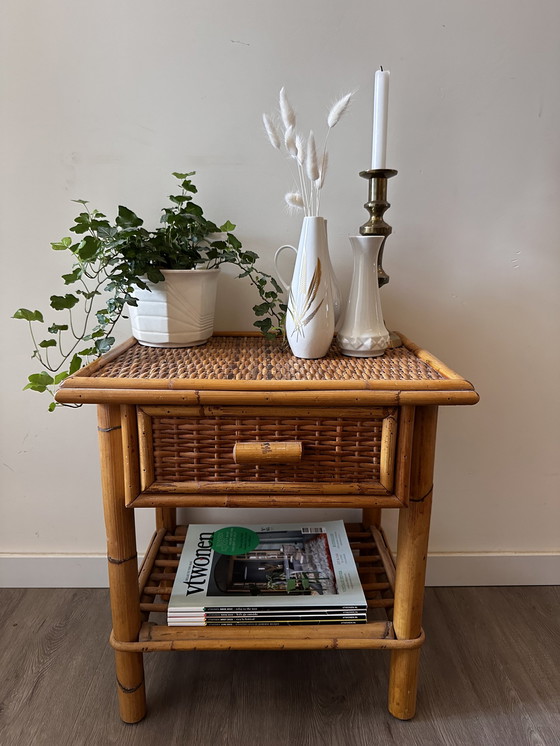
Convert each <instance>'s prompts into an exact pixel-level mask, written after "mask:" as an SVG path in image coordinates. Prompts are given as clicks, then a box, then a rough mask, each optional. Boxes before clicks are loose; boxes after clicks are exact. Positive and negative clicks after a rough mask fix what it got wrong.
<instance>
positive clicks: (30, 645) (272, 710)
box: [0, 587, 560, 746]
mask: <svg viewBox="0 0 560 746" xmlns="http://www.w3.org/2000/svg"><path fill="white" fill-rule="evenodd" d="M559 610H560V587H548V588H547V587H534V588H519V587H516V588H434V589H427V592H426V605H425V617H424V626H425V629H426V634H427V642H426V645H425V646H424V649H423V652H422V656H421V672H420V691H419V699H418V712H417V715H416V717H415V719H414V720H412V721H409V722H401V721H398V720H395V719H394V718H392V717H391V716H390V715H389V714H388V712H387V710H386V697H387V695H386V692H387V677H388V653H385V652H379V651H358V650H348V651H340V650H337V651H311V650H309V651H301V652H299V651H287V652H281V651H250V652H244V651H234V652H226V651H216V652H204V651H193V652H188V653H179V652H171V653H163V654H162V653H151V654H149V655H146V656H145V667H146V682H147V693H148V715H147V717H146V719H145V720H144V721H143V722H141V723H139V724H137V725H132V726H131V725H125V724H123V723H121V721H120V720H119V719H118V714H117V704H116V692H115V684H114V669H113V653H112V651H111V650H110V648H109V647H108V645H107V637H108V633H109V627H110V622H109V611H108V594H107V592H106V591H105V590H81V591H72V590H67V589H64V590H55V591H50V590H49V591H44V590H25V591H18V590H12V589H10V590H0V634H1V636H2V638H1V639H2V641H3V642H4V645H3V646H2V650H1V651H0V670H1V671H2V676H1V677H0V743H1V744H2V746H55V745H56V746H105V745H106V744H119V746H153V744H156V743H157V744H159V743H165V744H166V746H184V745H185V744H188V746H241V744H246V743H263V744H267V745H268V744H271V745H272V746H276V744H282V745H284V744H287V745H288V746H324V744H328V746H366V745H367V746H371V744H372V743H378V744H383V745H384V746H385V745H387V746H391V745H392V744H395V745H399V746H400V745H401V744H403V743H406V744H407V746H416V745H417V746H427V745H429V746H454V745H455V744H456V745H457V746H471V745H472V746H475V745H476V746H478V744H485V745H486V744H488V745H489V746H494V744H497V745H501V744H507V746H526V745H527V746H529V745H530V746H558V745H560V673H559V664H560V614H559Z"/></svg>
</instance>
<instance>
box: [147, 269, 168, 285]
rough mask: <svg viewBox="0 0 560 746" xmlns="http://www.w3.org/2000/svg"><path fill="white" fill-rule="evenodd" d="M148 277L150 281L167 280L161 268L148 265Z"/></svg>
mask: <svg viewBox="0 0 560 746" xmlns="http://www.w3.org/2000/svg"><path fill="white" fill-rule="evenodd" d="M146 277H147V278H148V280H149V281H150V282H154V283H157V282H162V281H163V280H165V277H164V276H163V273H162V272H161V270H159V269H157V268H156V267H148V269H147V270H146Z"/></svg>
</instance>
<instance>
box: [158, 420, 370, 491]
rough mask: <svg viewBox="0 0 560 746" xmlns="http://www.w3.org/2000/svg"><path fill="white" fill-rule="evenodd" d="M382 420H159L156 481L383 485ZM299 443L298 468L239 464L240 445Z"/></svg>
mask: <svg viewBox="0 0 560 746" xmlns="http://www.w3.org/2000/svg"><path fill="white" fill-rule="evenodd" d="M381 432H382V420H379V419H371V420H369V421H368V420H365V419H360V418H354V417H336V418H332V419H327V418H324V419H318V418H311V417H310V418H297V417H264V416H260V417H244V418H236V417H232V416H230V417H227V416H225V417H200V418H188V417H170V418H167V417H161V418H155V419H154V421H153V445H154V476H155V479H156V480H157V481H164V482H191V481H195V482H246V481H259V482H324V481H330V482H361V481H370V480H375V481H379V460H380V453H381ZM252 440H254V441H265V442H270V443H275V442H284V441H290V440H295V441H299V442H301V443H302V445H303V457H302V460H301V462H299V463H297V464H266V465H254V466H253V465H246V464H236V463H235V462H234V460H233V447H234V446H235V444H236V443H239V442H248V441H252Z"/></svg>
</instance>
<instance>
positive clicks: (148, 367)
mask: <svg viewBox="0 0 560 746" xmlns="http://www.w3.org/2000/svg"><path fill="white" fill-rule="evenodd" d="M401 337H402V335H401ZM402 339H403V342H404V345H403V347H400V348H396V349H391V350H388V351H387V352H386V353H385V354H384V355H383V356H382V357H380V358H369V359H359V358H348V357H343V356H342V355H340V353H339V352H338V350H337V348H336V344H335V343H334V344H333V347H332V348H331V350H330V352H329V354H328V355H327V356H326V357H325V358H322V359H320V360H300V359H297V358H294V357H293V356H292V355H291V354H290V353H289V352H286V351H284V350H283V349H282V348H281V346H280V345H279V344H278V343H277V342H274V341H272V342H271V341H268V340H265V339H264V338H263V337H261V336H259V335H252V334H223V335H216V336H214V337H213V338H212V339H211V340H210V341H209V342H208V344H206V345H205V346H203V347H196V348H190V349H178V350H177V349H154V348H148V347H141V346H140V345H138V344H137V343H136V342H135V341H134V340H130V341H129V342H127V343H125V344H124V345H121V346H120V347H119V348H116V349H115V350H113V351H112V352H111V353H109V354H108V355H106V356H104V357H103V358H101V359H100V360H98V361H96V362H94V363H92V364H91V365H89V366H87V367H86V368H83V369H82V370H81V371H78V372H77V373H75V374H74V375H73V376H71V377H69V378H68V379H66V380H65V381H64V382H63V383H62V385H61V387H60V389H59V391H58V393H57V400H58V401H60V402H67V403H70V402H72V403H89V404H97V406H98V431H99V444H100V454H101V471H102V493H103V504H104V514H105V523H106V530H107V557H108V568H109V584H110V595H111V611H112V618H113V631H112V633H111V645H112V647H113V648H114V650H115V657H116V674H117V685H118V686H117V691H118V696H119V705H120V714H121V717H122V719H123V720H124V721H125V722H129V723H134V722H138V721H139V720H141V719H142V718H143V717H144V715H145V712H146V699H145V691H144V671H143V653H147V652H151V651H158V650H194V649H209V650H218V649H219V650H239V649H253V650H259V649H323V648H338V649H340V648H377V649H384V650H390V651H391V666H390V679H389V711H390V712H391V713H392V714H393V715H394V716H395V717H397V718H400V719H409V718H411V717H413V715H414V712H415V708H416V689H417V674H418V661H419V653H420V646H421V645H422V642H423V640H424V633H423V631H422V605H423V595H424V578H425V569H426V554H427V546H428V534H429V523H430V511H431V501H432V477H433V463H434V452H435V445H436V421H437V413H438V407H439V406H441V405H451V404H475V403H476V402H477V401H478V394H477V393H476V391H475V390H474V388H473V386H472V385H471V384H470V383H469V382H468V381H466V380H464V379H463V378H461V377H460V376H459V375H457V374H456V373H454V372H453V371H452V370H450V369H449V368H447V367H446V366H445V365H444V364H443V363H441V362H440V361H439V360H437V359H436V358H435V357H433V356H432V355H430V354H429V353H427V352H426V351H424V350H422V349H420V348H419V347H417V346H416V345H414V344H413V343H412V342H410V341H409V340H407V339H406V338H405V337H402ZM253 441H254V442H257V443H258V442H266V443H269V444H270V447H269V446H267V447H266V450H267V452H268V453H269V452H270V449H272V450H273V451H275V452H277V454H278V456H277V458H275V459H273V461H272V462H270V461H269V460H268V459H267V460H265V461H263V462H259V461H258V457H257V460H256V461H254V462H253V463H236V461H235V459H234V457H233V448H234V447H235V446H236V444H237V443H239V442H243V443H251V442H253ZM294 441H295V442H297V443H298V444H301V452H302V457H301V460H300V461H298V462H297V463H293V462H291V461H287V462H285V461H284V460H283V458H282V455H281V454H282V451H283V449H284V448H285V446H286V444H287V443H292V444H293V442H294ZM254 450H255V451H258V450H259V447H258V446H257V447H255V449H254ZM182 506H204V507H232V508H238V507H284V508H287V507H316V508H325V507H328V508H349V507H350V508H360V509H361V515H362V520H361V523H356V524H347V531H348V535H349V538H350V542H351V545H352V546H353V548H354V549H355V550H356V553H357V562H358V567H359V571H360V577H361V580H362V584H363V587H364V591H365V594H366V597H367V599H368V608H369V612H368V623H367V624H357V625H320V626H319V625H318V626H305V627H297V626H293V627H267V626H263V627H255V626H251V627H198V628H197V627H168V626H167V625H166V624H165V615H164V612H165V611H166V608H167V601H168V598H169V590H170V586H171V585H172V584H173V579H174V574H175V572H176V568H177V564H178V556H179V554H180V552H181V548H182V542H183V539H184V535H185V531H186V527H185V526H181V525H177V516H176V513H177V511H176V508H178V507H182ZM147 507H151V508H155V515H156V526H155V533H154V536H153V538H152V541H151V543H150V545H149V547H148V548H147V550H146V553H145V555H144V560H143V562H142V565H141V567H140V570H139V571H138V563H137V549H136V538H135V530H134V511H135V510H136V509H141V508H147ZM383 508H393V509H397V510H399V511H400V512H399V527H398V543H397V563H396V565H395V563H394V559H393V555H392V554H391V551H390V549H389V547H388V545H387V541H386V538H385V535H384V533H383V529H382V527H381V512H382V509H383Z"/></svg>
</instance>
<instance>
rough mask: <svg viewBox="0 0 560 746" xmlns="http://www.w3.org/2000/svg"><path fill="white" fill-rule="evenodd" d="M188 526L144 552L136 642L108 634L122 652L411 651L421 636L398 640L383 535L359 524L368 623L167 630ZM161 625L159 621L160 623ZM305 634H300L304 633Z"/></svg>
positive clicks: (353, 538)
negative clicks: (172, 594)
mask: <svg viewBox="0 0 560 746" xmlns="http://www.w3.org/2000/svg"><path fill="white" fill-rule="evenodd" d="M186 529H187V527H186V526H177V527H176V529H175V530H174V531H173V532H172V533H171V532H169V531H168V530H166V529H160V530H159V531H157V532H156V533H155V534H154V536H153V538H152V542H151V544H150V546H149V548H148V550H147V552H146V555H145V558H144V562H143V565H142V567H141V569H140V574H139V594H140V609H141V611H142V618H143V620H142V625H141V627H140V632H139V635H138V639H137V640H136V641H130V642H123V641H119V640H117V639H115V637H114V635H112V636H111V645H112V646H113V647H114V648H115V649H116V650H120V651H123V652H125V651H130V652H142V653H148V652H151V651H154V650H195V649H206V650H234V649H236V650H239V649H243V650H247V649H253V650H255V649H281V650H285V649H323V648H372V649H373V648H377V649H386V650H389V649H414V648H416V647H419V646H420V645H421V644H422V641H423V633H421V634H420V635H419V636H418V637H417V638H415V639H412V640H403V639H400V640H397V639H396V637H395V633H394V630H393V624H392V609H393V605H394V584H395V565H394V562H393V558H392V554H391V552H390V550H389V548H388V546H387V543H386V540H385V536H384V534H383V532H382V531H380V530H377V529H375V528H373V529H372V528H369V529H368V528H365V527H363V526H361V525H358V524H349V525H347V533H348V538H349V541H350V546H351V548H352V550H353V551H354V552H355V553H356V563H357V566H358V572H359V575H360V580H361V582H362V587H363V590H364V593H365V596H366V599H367V603H368V621H367V623H366V624H354V625H336V624H334V625H317V626H313V625H305V628H304V629H302V627H301V626H298V625H294V626H293V627H289V628H286V627H274V626H267V627H255V626H253V627H252V628H251V635H250V636H248V635H247V633H246V630H245V629H243V628H242V627H239V628H237V627H194V628H193V627H169V626H167V625H166V624H165V614H166V612H167V603H168V600H169V591H170V588H171V587H172V585H173V581H174V580H175V573H176V571H177V566H178V564H179V559H178V557H179V555H180V553H181V550H182V546H183V541H184V536H185V533H186ZM162 622H163V623H162ZM302 633H303V634H302Z"/></svg>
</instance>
